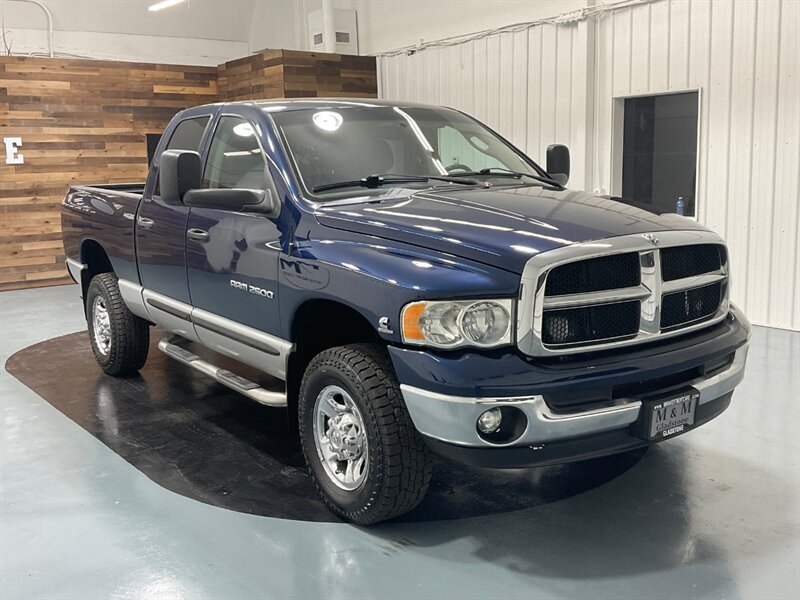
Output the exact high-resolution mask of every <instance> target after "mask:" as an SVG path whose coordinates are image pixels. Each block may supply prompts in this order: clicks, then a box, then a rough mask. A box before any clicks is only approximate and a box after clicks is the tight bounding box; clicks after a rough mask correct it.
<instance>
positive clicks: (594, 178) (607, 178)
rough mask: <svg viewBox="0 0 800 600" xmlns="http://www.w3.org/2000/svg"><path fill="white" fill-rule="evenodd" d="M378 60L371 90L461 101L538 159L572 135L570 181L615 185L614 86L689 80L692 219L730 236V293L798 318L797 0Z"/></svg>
mask: <svg viewBox="0 0 800 600" xmlns="http://www.w3.org/2000/svg"><path fill="white" fill-rule="evenodd" d="M378 70H379V86H380V87H379V94H380V96H381V97H384V98H393V99H400V100H414V101H419V102H430V103H433V104H444V105H449V106H454V107H457V108H460V109H462V110H465V111H467V112H469V113H471V114H474V115H475V116H477V117H478V118H479V119H481V120H483V121H485V122H486V123H488V124H489V125H490V126H492V127H494V128H496V129H497V130H498V131H499V132H500V133H502V134H503V135H505V136H507V137H509V138H510V139H511V140H512V141H514V142H515V143H516V144H517V145H519V146H520V147H521V148H523V149H524V150H525V151H526V152H527V153H528V154H530V155H531V156H532V157H534V158H535V159H537V160H538V159H539V158H540V157H543V154H544V148H545V147H546V146H547V144H549V143H553V142H562V143H566V144H569V146H570V150H571V152H572V158H573V177H572V179H571V182H570V186H571V187H575V188H586V189H596V190H601V191H602V192H604V193H609V192H615V193H618V192H619V190H618V189H614V186H613V183H612V182H613V181H614V177H613V173H612V156H613V152H617V151H618V144H617V143H615V142H614V138H615V135H614V132H615V126H617V127H619V118H618V117H619V115H618V116H617V118H616V119H615V118H614V108H615V100H614V98H616V97H620V96H627V95H635V94H646V93H661V92H665V91H683V90H687V89H699V90H700V96H701V100H700V104H701V107H700V108H701V110H700V119H699V128H700V136H699V137H700V145H699V159H698V166H699V170H698V173H697V181H698V188H697V201H698V218H699V220H700V221H701V222H702V223H704V224H706V225H708V226H709V227H711V228H712V229H714V230H715V231H718V232H719V233H721V234H722V235H724V236H725V238H726V239H727V240H728V244H729V247H730V253H731V260H732V264H733V278H734V283H733V298H734V301H735V302H737V303H739V304H740V305H742V306H743V307H744V308H745V310H746V312H747V314H748V315H749V316H750V318H751V319H752V320H753V321H754V322H756V323H762V324H768V325H775V326H779V327H788V328H792V329H800V272H798V271H800V2H798V1H796V0H782V1H781V0H758V1H754V0H736V1H735V2H734V1H727V0H691V1H688V0H672V1H669V0H658V1H655V2H652V3H650V4H643V5H641V6H635V7H633V8H626V9H620V10H616V11H613V12H608V13H604V14H602V15H600V16H598V17H594V18H593V19H591V20H589V21H583V22H579V23H572V24H565V25H540V26H535V27H532V28H530V29H528V30H525V31H520V32H514V33H502V34H495V35H492V36H488V37H485V38H483V39H477V40H472V41H468V42H465V43H462V44H459V45H457V46H450V47H442V48H436V47H432V48H428V49H424V50H422V51H419V52H417V53H416V54H413V55H410V56H409V55H405V54H404V55H398V56H390V57H380V58H379V61H378ZM617 104H618V102H617Z"/></svg>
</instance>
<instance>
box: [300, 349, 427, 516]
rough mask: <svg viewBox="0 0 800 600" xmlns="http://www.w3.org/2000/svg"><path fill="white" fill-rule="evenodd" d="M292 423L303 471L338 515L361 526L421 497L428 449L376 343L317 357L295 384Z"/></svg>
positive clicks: (402, 510) (408, 507) (400, 510)
mask: <svg viewBox="0 0 800 600" xmlns="http://www.w3.org/2000/svg"><path fill="white" fill-rule="evenodd" d="M298 422H299V427H300V438H301V441H302V445H303V452H304V454H305V457H306V461H307V463H308V467H309V470H310V471H311V475H312V476H313V478H314V482H315V483H316V486H317V489H318V490H319V492H320V494H321V495H322V497H323V499H324V500H325V502H326V503H327V505H328V507H329V508H330V509H331V510H332V511H333V512H334V513H336V514H337V515H338V516H340V517H342V518H344V519H347V520H349V521H353V522H355V523H358V524H361V525H369V524H371V523H377V522H379V521H384V520H386V519H391V518H392V517H395V516H398V515H401V514H403V513H405V512H408V511H409V510H411V509H412V508H414V507H415V506H416V505H417V504H419V502H420V501H421V500H422V498H423V497H424V496H425V492H426V491H427V489H428V485H429V483H430V477H431V461H430V458H429V454H428V450H427V448H426V446H425V443H424V442H423V440H422V438H421V436H420V435H419V433H418V432H417V430H416V429H415V427H414V424H413V423H412V422H411V417H410V416H409V414H408V410H407V409H406V407H405V403H404V402H403V398H402V395H401V393H400V386H399V385H398V383H397V379H396V378H395V375H394V370H393V369H392V365H391V362H390V360H389V357H388V356H387V354H386V350H385V349H384V348H383V347H381V346H380V345H378V344H353V345H348V346H339V347H336V348H331V349H329V350H325V351H324V352H321V353H320V354H318V355H317V356H316V357H315V358H314V359H313V360H312V361H311V363H310V364H309V365H308V368H307V369H306V372H305V375H304V376H303V382H302V384H301V386H300V400H299V403H298Z"/></svg>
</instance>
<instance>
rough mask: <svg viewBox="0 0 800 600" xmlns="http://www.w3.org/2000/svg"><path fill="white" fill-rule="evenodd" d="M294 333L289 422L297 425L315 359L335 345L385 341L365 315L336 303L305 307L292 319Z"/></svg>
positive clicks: (289, 369)
mask: <svg viewBox="0 0 800 600" xmlns="http://www.w3.org/2000/svg"><path fill="white" fill-rule="evenodd" d="M291 333H292V336H291V339H292V341H293V342H294V344H295V351H294V352H293V353H292V354H291V356H290V357H289V364H288V367H287V372H286V391H287V396H288V397H287V400H288V404H289V421H290V424H291V425H292V426H296V424H297V399H298V397H299V392H300V382H301V381H302V379H303V373H304V372H305V370H306V367H307V366H308V363H309V362H311V359H312V358H314V357H315V356H316V355H317V354H319V353H320V352H322V351H323V350H327V349H328V348H333V347H335V346H342V345H344V344H356V343H363V342H368V343H369V342H372V343H382V340H381V338H380V336H379V335H378V334H377V332H376V331H375V328H374V327H373V326H372V325H371V324H370V322H369V321H368V320H367V319H366V318H365V317H364V316H363V315H362V314H361V313H359V312H358V311H356V310H355V309H353V308H350V307H349V306H346V305H344V304H340V303H339V302H334V301H332V300H309V301H308V302H305V303H304V304H302V305H301V306H300V308H299V309H298V310H297V312H296V313H295V315H294V319H292V328H291Z"/></svg>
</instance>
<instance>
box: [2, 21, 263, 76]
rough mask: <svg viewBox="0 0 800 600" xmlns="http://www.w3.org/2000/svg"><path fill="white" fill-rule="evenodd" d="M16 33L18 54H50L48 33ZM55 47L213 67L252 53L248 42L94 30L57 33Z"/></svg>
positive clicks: (74, 52) (113, 57) (97, 56)
mask: <svg viewBox="0 0 800 600" xmlns="http://www.w3.org/2000/svg"><path fill="white" fill-rule="evenodd" d="M13 32H14V54H21V55H27V54H31V53H34V54H41V55H45V54H46V53H47V32H45V31H43V30H41V29H19V28H15V29H14V30H13ZM53 46H54V48H55V49H56V56H67V55H75V56H78V57H81V58H94V59H101V60H123V61H133V62H155V63H168V64H176V65H202V66H212V67H213V66H216V65H218V64H221V63H224V62H227V61H229V60H233V59H236V58H242V57H243V56H247V55H248V54H249V53H250V51H249V48H250V47H249V45H248V43H247V42H232V41H227V40H201V39H196V38H178V37H158V36H148V35H130V34H121V33H97V32H93V31H92V32H89V31H55V32H54V33H53Z"/></svg>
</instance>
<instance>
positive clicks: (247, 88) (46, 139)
mask: <svg viewBox="0 0 800 600" xmlns="http://www.w3.org/2000/svg"><path fill="white" fill-rule="evenodd" d="M303 96H356V97H369V98H375V97H377V77H376V71H375V58H374V57H359V56H340V55H335V54H321V53H310V52H289V51H284V50H273V51H268V52H264V53H261V54H257V55H253V56H248V57H246V58H243V59H239V60H235V61H231V62H228V63H225V64H223V65H220V66H219V67H217V68H214V67H193V66H177V65H162V64H140V63H123V62H106V61H89V60H71V59H51V58H27V57H7V56H3V57H0V138H2V137H8V136H21V137H22V138H23V146H22V148H21V149H20V154H22V155H23V156H24V157H25V164H22V165H6V164H5V160H4V158H5V153H4V152H3V150H4V148H3V147H2V146H0V290H8V289H18V288H25V287H40V286H44V285H54V284H60V283H68V282H69V281H70V280H69V278H68V276H67V274H66V271H65V269H64V264H63V261H64V256H63V248H62V245H61V220H60V206H59V204H60V202H61V200H62V199H63V197H64V194H65V193H66V191H67V187H68V186H69V185H70V184H73V183H98V184H102V183H119V182H128V181H142V180H144V178H145V176H146V174H147V146H146V137H145V134H147V133H161V131H162V130H163V128H164V126H165V125H166V124H167V122H168V121H169V120H170V119H171V118H172V117H173V116H174V115H175V113H176V112H178V111H179V110H182V109H184V108H188V107H190V106H195V105H198V104H206V103H209V102H216V101H231V100H248V99H255V98H281V97H287V98H288V97H291V98H296V97H303Z"/></svg>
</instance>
